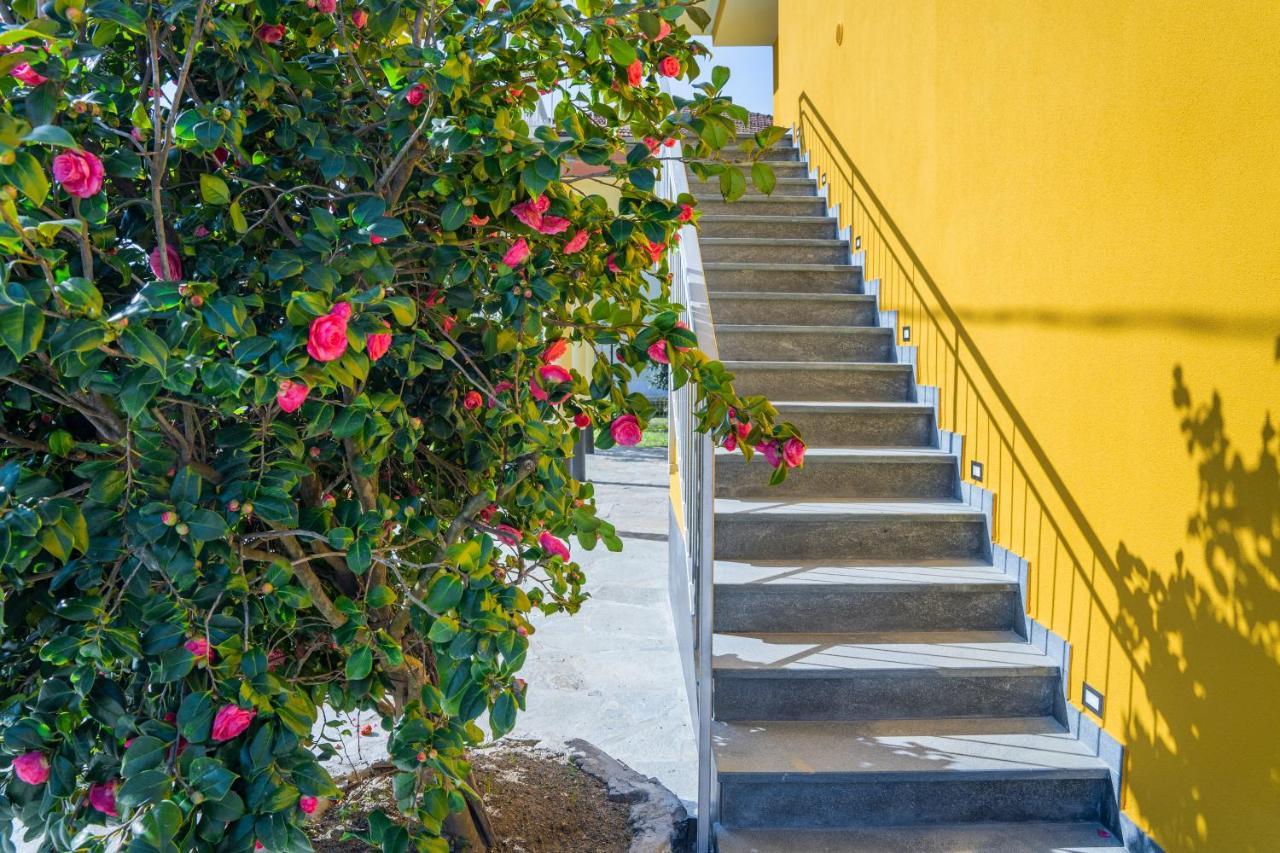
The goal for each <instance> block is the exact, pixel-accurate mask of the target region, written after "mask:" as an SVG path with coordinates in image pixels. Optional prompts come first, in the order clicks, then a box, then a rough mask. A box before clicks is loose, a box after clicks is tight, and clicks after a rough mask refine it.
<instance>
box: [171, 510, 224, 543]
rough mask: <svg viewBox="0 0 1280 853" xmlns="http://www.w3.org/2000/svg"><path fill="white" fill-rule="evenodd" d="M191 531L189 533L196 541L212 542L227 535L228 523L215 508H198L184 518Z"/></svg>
mask: <svg viewBox="0 0 1280 853" xmlns="http://www.w3.org/2000/svg"><path fill="white" fill-rule="evenodd" d="M182 520H183V521H184V522H186V524H187V527H189V528H190V529H191V532H190V533H188V534H187V535H188V536H190V537H191V538H192V539H193V540H195V541H196V542H212V541H214V540H215V539H222V538H223V537H225V536H226V535H227V523H226V521H224V520H223V518H222V516H220V515H218V514H217V513H216V512H214V511H213V510H208V509H197V510H194V511H193V512H190V513H187V514H186V515H185V516H183V519H182Z"/></svg>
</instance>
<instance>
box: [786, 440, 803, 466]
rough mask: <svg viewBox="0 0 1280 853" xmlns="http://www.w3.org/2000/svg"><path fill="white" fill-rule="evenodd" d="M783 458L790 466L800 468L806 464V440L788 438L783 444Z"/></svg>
mask: <svg viewBox="0 0 1280 853" xmlns="http://www.w3.org/2000/svg"><path fill="white" fill-rule="evenodd" d="M782 459H783V461H784V462H786V463H787V467H788V468H799V467H800V466H801V465H803V464H804V442H803V441H801V440H800V439H798V438H788V439H787V440H786V442H784V443H783V445H782Z"/></svg>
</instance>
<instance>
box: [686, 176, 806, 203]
mask: <svg viewBox="0 0 1280 853" xmlns="http://www.w3.org/2000/svg"><path fill="white" fill-rule="evenodd" d="M744 177H745V179H746V181H747V191H746V193H745V194H744V195H743V196H742V197H743V198H752V197H762V196H770V195H811V196H816V195H817V194H818V185H817V184H816V183H814V182H813V181H811V180H809V179H808V178H805V177H797V178H791V179H785V178H783V176H781V175H777V174H775V175H774V178H775V179H776V180H775V181H774V185H773V191H772V192H769V193H766V192H764V191H762V190H761V189H760V188H759V187H757V186H756V185H755V181H753V180H752V179H751V175H749V174H748V175H744ZM689 189H690V191H691V192H693V193H694V194H695V195H716V194H717V193H719V192H720V179H719V178H712V179H711V180H709V181H700V180H698V177H697V176H696V175H690V176H689Z"/></svg>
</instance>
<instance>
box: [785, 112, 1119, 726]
mask: <svg viewBox="0 0 1280 853" xmlns="http://www.w3.org/2000/svg"><path fill="white" fill-rule="evenodd" d="M797 125H798V127H797V130H798V135H799V145H800V146H801V150H802V151H803V152H804V154H805V156H806V158H807V161H808V165H809V170H810V172H811V173H814V172H816V174H817V178H818V181H819V183H820V184H821V185H824V186H825V188H826V192H827V200H828V204H829V205H830V206H832V207H833V208H836V209H837V210H838V214H839V217H840V225H841V226H842V227H847V228H848V229H849V239H850V240H851V241H852V242H853V243H854V245H855V248H856V250H857V252H858V254H859V255H860V256H861V261H862V265H863V268H864V274H865V277H866V279H867V281H868V283H869V285H870V286H872V287H873V288H874V290H875V292H876V295H877V297H878V302H879V307H880V310H881V311H888V312H891V313H893V314H895V315H896V320H897V325H898V326H899V329H896V330H895V332H897V333H898V335H897V339H898V340H899V341H900V342H902V343H903V344H909V345H910V346H911V347H914V362H915V366H916V372H917V381H918V382H919V383H920V385H921V386H925V387H932V388H936V389H937V395H938V396H937V399H936V401H935V405H936V410H937V416H938V426H939V428H941V429H943V430H946V431H948V432H950V433H952V434H954V435H955V436H956V437H957V438H960V437H963V439H964V440H963V456H964V458H963V459H962V465H961V476H962V477H963V478H964V479H965V480H966V481H968V482H969V483H971V484H973V485H981V486H982V487H983V488H985V489H986V490H988V491H989V492H990V493H991V501H992V504H991V525H992V531H991V534H992V538H993V539H994V540H995V541H996V542H997V543H998V544H1000V545H1002V546H1004V547H1005V548H1007V549H1008V550H1009V551H1010V552H1011V553H1013V554H1016V555H1018V556H1020V557H1022V558H1023V559H1026V560H1028V561H1029V562H1032V563H1035V562H1037V559H1038V558H1043V559H1041V560H1040V563H1042V564H1043V565H1044V566H1045V569H1044V575H1043V578H1044V579H1043V580H1042V581H1040V582H1038V583H1035V584H1031V585H1030V588H1029V590H1028V601H1027V604H1028V608H1029V611H1030V614H1031V616H1033V617H1037V616H1039V615H1040V614H1041V613H1043V614H1045V615H1046V616H1047V617H1048V618H1047V619H1046V621H1048V619H1051V618H1052V615H1053V613H1054V610H1055V605H1057V608H1058V609H1059V610H1064V611H1067V612H1074V611H1077V610H1078V609H1080V608H1087V609H1088V610H1089V612H1090V613H1091V616H1092V617H1093V618H1097V619H1098V620H1100V621H1101V622H1102V623H1103V624H1105V625H1106V627H1107V631H1106V632H1105V633H1103V632H1095V631H1091V630H1086V631H1076V630H1072V628H1073V627H1074V626H1071V625H1067V626H1064V628H1063V631H1062V633H1064V634H1065V635H1066V637H1067V640H1068V641H1070V642H1071V643H1072V644H1073V645H1074V646H1075V651H1074V652H1073V654H1072V658H1073V659H1075V660H1079V661H1081V662H1083V666H1084V667H1085V668H1086V669H1087V667H1088V666H1089V661H1090V660H1092V659H1093V652H1094V651H1099V655H1100V656H1103V657H1105V659H1109V660H1115V659H1119V658H1120V657H1123V658H1127V659H1128V660H1129V662H1130V665H1131V667H1132V668H1133V670H1134V671H1141V667H1140V666H1139V663H1138V661H1137V660H1136V658H1135V657H1134V654H1133V651H1132V649H1131V648H1130V647H1129V645H1128V644H1127V643H1125V642H1123V641H1122V640H1121V638H1122V637H1123V635H1124V632H1123V631H1122V630H1120V627H1119V625H1118V624H1117V621H1116V617H1115V615H1114V614H1113V613H1112V611H1111V608H1109V607H1108V606H1107V605H1106V603H1105V601H1104V599H1103V597H1102V596H1101V595H1100V594H1099V593H1098V590H1097V580H1096V577H1095V570H1096V569H1101V570H1102V571H1103V572H1104V573H1105V574H1106V575H1107V576H1108V577H1110V578H1111V579H1113V580H1116V581H1117V582H1118V581H1119V580H1120V579H1121V573H1120V571H1119V569H1118V568H1117V566H1116V562H1115V560H1114V559H1113V558H1112V557H1111V555H1110V554H1109V553H1108V552H1107V549H1106V548H1105V547H1104V546H1103V544H1102V540H1101V538H1100V537H1099V536H1098V534H1097V532H1096V531H1095V530H1094V529H1093V527H1092V525H1091V524H1090V523H1089V521H1088V519H1087V518H1086V517H1085V514H1084V511H1083V510H1082V509H1081V508H1080V505H1079V503H1078V502H1077V501H1076V500H1075V498H1074V497H1073V496H1072V495H1071V493H1070V491H1069V490H1068V489H1067V486H1066V483H1065V482H1064V481H1063V479H1062V476H1061V475H1060V474H1059V473H1058V471H1057V469H1056V468H1054V466H1053V464H1052V463H1051V462H1050V461H1049V457H1048V454H1047V453H1046V452H1045V450H1044V448H1043V447H1042V446H1041V444H1040V442H1039V441H1038V440H1037V439H1036V437H1035V435H1034V433H1033V432H1032V430H1031V429H1030V427H1029V426H1028V425H1027V422H1026V420H1025V419H1024V418H1023V417H1022V415H1021V414H1020V413H1019V412H1018V410H1017V408H1016V407H1015V406H1014V404H1013V401H1012V399H1011V398H1010V396H1009V394H1008V392H1007V391H1006V390H1005V389H1004V387H1003V386H1002V385H1001V384H1000V382H999V380H998V379H997V378H996V375H995V372H994V371H993V370H992V369H991V367H990V365H989V364H988V363H987V361H986V359H985V358H984V357H983V356H982V353H981V350H980V349H979V347H978V345H977V343H976V342H975V341H974V339H973V337H972V335H971V334H970V333H969V331H968V329H966V328H965V325H964V323H963V322H962V321H961V319H960V317H959V315H958V314H957V313H956V311H955V309H954V308H952V306H951V303H950V302H949V301H948V300H947V298H946V296H945V295H944V294H943V292H942V289H941V288H940V287H939V286H938V284H937V282H936V281H935V280H934V279H933V277H932V276H931V275H930V274H929V272H928V270H926V269H925V267H924V264H923V263H922V262H921V261H920V258H919V256H918V255H917V254H916V252H915V250H914V249H913V248H912V247H911V244H910V243H909V242H907V238H906V237H905V236H903V234H902V231H901V230H900V229H899V228H898V226H897V224H896V223H895V222H894V221H893V218H892V217H891V216H890V215H889V213H888V211H887V210H886V209H885V206H884V204H883V203H882V202H881V201H880V198H879V197H878V196H877V195H876V193H875V191H874V190H872V188H871V185H870V183H868V181H867V179H866V178H865V177H864V175H863V173H862V172H861V170H859V169H858V167H857V166H856V165H855V164H854V161H853V158H852V157H851V156H850V155H849V153H848V152H847V151H845V149H844V146H843V145H841V144H840V141H839V139H838V138H837V137H836V135H835V133H834V131H832V129H831V126H830V125H829V124H827V122H826V120H825V119H824V118H823V117H822V115H821V113H819V112H818V109H817V107H816V106H815V105H814V103H813V101H812V100H811V99H810V98H809V96H808V95H807V94H806V93H803V92H802V93H801V94H800V98H799V112H798V119H797ZM908 327H909V328H910V330H911V331H910V337H909V340H908V338H907V336H906V335H905V334H903V332H904V331H905V329H906V328H908ZM974 460H979V461H981V462H982V463H983V473H982V476H981V479H980V480H977V479H975V477H974V474H973V472H972V469H971V468H970V467H969V466H968V465H967V464H964V463H967V462H970V461H974ZM1041 483H1047V484H1048V487H1049V489H1048V491H1047V492H1046V491H1042V489H1041V487H1040V485H1039V484H1041ZM1002 493H1003V494H1005V495H1007V496H1008V499H1006V500H1001V499H1000V496H1001V494H1002ZM1049 497H1051V498H1052V502H1050V500H1048V499H1047V498H1049ZM1059 506H1060V507H1061V508H1062V509H1064V510H1065V511H1066V515H1067V518H1066V519H1061V520H1060V518H1059V514H1058V507H1059ZM1014 531H1021V533H1022V535H1021V537H1019V538H1018V540H1017V541H1015V540H1014V536H1013V534H1014ZM1080 542H1083V543H1084V544H1085V545H1086V546H1087V550H1088V552H1091V553H1084V552H1082V551H1080V550H1079V549H1077V547H1076V543H1080ZM1059 549H1060V551H1059ZM1059 553H1061V554H1064V555H1065V556H1066V558H1067V559H1066V564H1067V565H1066V569H1065V571H1068V572H1070V573H1071V574H1070V577H1069V579H1066V580H1067V583H1060V576H1059V573H1060V571H1063V567H1062V561H1061V560H1060V559H1059V556H1058V554H1059ZM1081 554H1083V555H1084V556H1085V557H1086V558H1088V559H1089V560H1090V562H1088V563H1086V562H1084V561H1083V560H1082V559H1081ZM1062 589H1066V595H1067V596H1068V600H1067V601H1066V602H1062V601H1055V599H1057V598H1059V597H1060V596H1061V593H1060V592H1058V591H1059V590H1062ZM1099 635H1101V636H1102V640H1101V641H1102V642H1105V643H1107V648H1106V649H1103V650H1095V649H1094V648H1092V647H1091V644H1092V643H1094V642H1097V641H1098V637H1099ZM1086 674H1088V675H1092V678H1090V680H1091V681H1093V682H1094V683H1095V684H1096V683H1097V682H1098V681H1099V680H1104V681H1105V680H1106V679H1107V678H1108V673H1107V672H1097V673H1086ZM1072 680H1073V681H1075V680H1076V679H1075V678H1074V677H1073V679H1072ZM1069 698H1070V697H1069ZM1072 701H1073V702H1075V700H1074V699H1073V700H1072ZM1076 704H1077V705H1079V704H1080V703H1079V702H1076Z"/></svg>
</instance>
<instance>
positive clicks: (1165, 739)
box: [1116, 367, 1280, 853]
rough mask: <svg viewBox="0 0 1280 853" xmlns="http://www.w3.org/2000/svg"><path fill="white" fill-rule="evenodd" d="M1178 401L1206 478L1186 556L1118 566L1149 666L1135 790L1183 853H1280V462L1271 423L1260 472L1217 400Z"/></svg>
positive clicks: (1128, 617)
mask: <svg viewBox="0 0 1280 853" xmlns="http://www.w3.org/2000/svg"><path fill="white" fill-rule="evenodd" d="M1173 376H1174V387H1173V403H1174V406H1175V407H1176V408H1177V410H1178V411H1179V412H1180V413H1181V414H1182V423H1181V430H1182V434H1183V436H1184V437H1185V438H1186V442H1187V452H1188V454H1189V455H1190V456H1191V458H1192V460H1193V461H1194V463H1195V464H1196V466H1197V468H1198V473H1199V479H1200V489H1199V499H1198V502H1197V505H1196V507H1195V510H1194V512H1193V513H1192V514H1191V515H1190V517H1189V519H1188V523H1187V539H1188V541H1187V550H1186V551H1184V550H1183V549H1179V550H1178V551H1177V553H1175V554H1174V556H1173V563H1174V571H1173V572H1172V573H1170V572H1168V571H1166V570H1163V569H1161V570H1159V571H1157V570H1155V569H1153V568H1152V567H1151V566H1150V565H1148V564H1147V563H1146V562H1145V561H1144V560H1142V559H1141V558H1140V557H1138V556H1137V555H1135V554H1132V553H1130V551H1129V550H1128V548H1126V547H1125V545H1124V544H1123V543H1121V544H1120V546H1119V550H1118V552H1117V554H1116V567H1117V570H1118V576H1117V578H1116V581H1117V587H1118V589H1119V590H1120V597H1121V615H1120V624H1119V628H1120V631H1121V632H1122V633H1123V634H1124V635H1126V636H1123V640H1124V641H1126V642H1127V643H1128V645H1129V648H1131V649H1133V650H1134V651H1135V655H1136V658H1137V660H1139V661H1143V660H1144V659H1145V660H1146V665H1145V666H1144V667H1143V671H1142V673H1141V676H1140V679H1141V683H1142V684H1143V686H1145V688H1146V690H1147V691H1148V696H1149V699H1150V704H1151V706H1153V707H1154V709H1155V717H1154V722H1153V721H1152V719H1149V718H1146V717H1143V716H1140V715H1137V714H1134V715H1132V716H1131V717H1130V719H1129V720H1127V721H1126V722H1125V728H1126V732H1125V734H1126V738H1125V739H1126V741H1127V744H1128V748H1129V749H1130V751H1131V754H1130V762H1131V763H1130V766H1131V767H1134V768H1138V770H1137V771H1136V772H1135V773H1134V776H1133V779H1132V782H1133V786H1134V794H1135V798H1136V799H1137V801H1138V802H1139V803H1140V804H1142V806H1143V813H1144V816H1145V817H1146V818H1147V819H1148V820H1150V821H1151V822H1152V823H1153V826H1152V829H1153V831H1154V834H1155V837H1156V839H1157V840H1158V841H1160V842H1161V843H1162V844H1163V845H1164V846H1165V847H1166V849H1167V850H1168V851H1170V853H1177V851H1219V850H1221V851H1276V850H1280V822H1278V820H1277V818H1280V551H1278V550H1277V548H1278V546H1280V464H1278V463H1277V452H1276V451H1277V441H1276V430H1275V428H1274V427H1273V426H1272V423H1271V418H1270V416H1268V417H1267V418H1266V420H1265V421H1264V423H1263V426H1262V447H1261V450H1260V451H1259V453H1258V457H1257V460H1256V461H1253V462H1250V461H1247V460H1246V459H1245V458H1244V457H1243V456H1242V455H1241V453H1240V452H1239V451H1238V450H1237V449H1236V448H1235V447H1233V445H1232V442H1231V439H1230V438H1229V437H1228V436H1227V433H1226V428H1225V418H1224V413H1223V405H1222V399H1221V398H1220V397H1219V395H1218V394H1217V393H1216V392H1215V393H1214V394H1213V397H1212V399H1211V401H1209V402H1203V401H1199V402H1198V401H1197V400H1196V399H1195V397H1194V395H1193V394H1192V392H1191V390H1190V389H1189V388H1187V386H1186V385H1185V384H1184V382H1183V378H1182V369H1181V368H1180V367H1176V368H1175V369H1174V374H1173Z"/></svg>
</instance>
